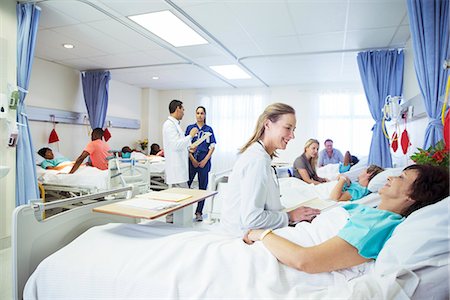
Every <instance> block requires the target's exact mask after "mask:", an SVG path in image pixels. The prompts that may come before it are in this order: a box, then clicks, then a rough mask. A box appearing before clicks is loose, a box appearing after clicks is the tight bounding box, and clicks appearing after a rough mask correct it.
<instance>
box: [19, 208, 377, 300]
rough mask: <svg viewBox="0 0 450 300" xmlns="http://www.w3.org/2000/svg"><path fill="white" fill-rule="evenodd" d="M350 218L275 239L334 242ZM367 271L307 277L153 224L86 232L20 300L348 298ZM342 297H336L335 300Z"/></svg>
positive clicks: (42, 268)
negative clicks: (352, 282)
mask: <svg viewBox="0 0 450 300" xmlns="http://www.w3.org/2000/svg"><path fill="white" fill-rule="evenodd" d="M347 217H348V215H347V213H346V211H345V210H343V209H342V208H335V209H332V210H329V211H328V212H326V213H324V214H322V215H321V216H320V217H317V218H316V219H315V221H314V222H313V223H312V224H309V223H302V224H301V225H298V226H297V227H296V228H292V227H290V228H283V229H279V230H277V231H276V232H277V233H278V234H280V235H282V236H285V237H287V238H289V239H291V240H293V241H295V242H296V243H299V244H302V245H305V246H307V245H314V244H317V243H320V242H321V241H324V240H327V239H328V238H330V237H331V236H334V235H335V234H336V232H337V230H338V229H339V228H341V227H342V226H343V224H345V222H346V220H347ZM369 269H370V264H363V265H360V266H357V267H353V268H351V269H346V270H342V271H339V272H330V273H321V274H314V275H312V274H306V273H303V272H300V271H297V270H294V269H292V268H290V267H287V266H285V265H283V264H280V263H279V262H278V261H277V259H276V258H275V257H274V256H273V255H272V254H271V253H270V252H269V251H268V250H267V249H266V248H265V247H264V246H263V245H262V243H260V242H257V243H255V244H254V245H246V244H245V243H243V242H242V240H241V239H239V238H234V237H231V236H228V235H225V234H221V233H217V232H209V231H208V232H207V231H203V232H202V231H186V229H180V228H174V227H173V226H168V225H160V224H159V223H158V222H156V223H155V222H153V223H150V224H146V225H142V224H140V225H135V224H108V225H105V226H98V227H94V228H91V229H90V230H88V231H87V232H86V233H84V234H83V235H81V236H80V237H78V238H77V239H76V240H75V241H73V242H72V243H71V244H69V245H68V246H66V247H64V248H63V249H61V250H59V251H58V252H56V253H54V254H53V255H51V256H50V257H48V258H46V259H45V260H44V261H43V262H42V263H41V264H40V265H39V266H38V268H37V270H36V271H35V272H34V273H33V275H32V276H31V277H30V279H29V280H28V282H27V284H26V287H25V290H24V298H25V299H65V298H70V299H96V298H102V299H119V298H120V299H138V298H139V299H144V298H145V299H149V298H171V299H174V298H193V299H205V298H209V299H211V298H240V299H243V298H245V299H254V298H272V299H280V298H299V297H314V298H322V297H326V296H328V297H330V296H333V297H336V296H339V297H341V298H344V297H347V296H348V292H349V289H348V284H347V283H348V281H349V280H350V279H352V278H355V277H357V276H360V275H362V274H363V273H364V272H365V271H367V270H369ZM339 293H341V294H339Z"/></svg>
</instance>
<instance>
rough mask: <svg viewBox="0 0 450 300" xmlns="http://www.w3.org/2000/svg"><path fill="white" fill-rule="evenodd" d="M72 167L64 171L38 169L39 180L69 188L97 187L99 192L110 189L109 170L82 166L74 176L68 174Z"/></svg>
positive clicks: (65, 168) (69, 166) (67, 167)
mask: <svg viewBox="0 0 450 300" xmlns="http://www.w3.org/2000/svg"><path fill="white" fill-rule="evenodd" d="M71 168H72V165H68V166H66V167H64V168H63V169H61V170H59V171H56V170H46V169H43V168H41V167H39V166H38V167H36V173H37V176H38V180H39V182H41V183H44V184H58V185H69V186H83V187H95V188H97V189H98V190H106V189H107V188H108V176H109V175H108V170H100V169H97V168H94V167H89V166H80V168H79V169H78V170H77V171H76V172H75V173H73V174H68V173H69V172H70V170H71Z"/></svg>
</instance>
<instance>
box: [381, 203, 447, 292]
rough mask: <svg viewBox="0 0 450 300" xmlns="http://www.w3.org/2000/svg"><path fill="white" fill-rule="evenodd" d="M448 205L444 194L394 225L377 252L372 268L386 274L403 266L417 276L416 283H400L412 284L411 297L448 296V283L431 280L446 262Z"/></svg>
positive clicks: (440, 272) (440, 271)
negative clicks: (412, 293) (443, 196)
mask: <svg viewBox="0 0 450 300" xmlns="http://www.w3.org/2000/svg"><path fill="white" fill-rule="evenodd" d="M449 205H450V197H447V198H445V199H444V200H442V201H440V202H438V203H435V204H433V205H430V206H427V207H424V208H421V209H419V210H417V211H415V212H414V213H412V214H411V215H410V216H409V217H407V218H406V220H405V221H404V222H403V223H401V224H400V225H398V226H397V228H396V229H395V230H394V232H393V234H392V236H391V238H390V239H388V240H387V242H386V244H385V245H384V247H383V249H382V250H381V252H380V253H379V255H378V258H377V260H376V262H375V271H376V272H377V273H378V274H380V275H387V274H393V273H395V272H396V270H397V271H398V270H399V269H406V270H409V271H412V272H414V273H415V275H416V276H418V277H419V278H420V280H419V281H418V282H417V283H416V284H413V283H412V282H403V283H402V286H403V287H404V289H406V287H407V286H408V285H409V288H408V289H411V284H412V285H413V286H414V287H413V288H412V291H413V292H414V296H418V295H423V294H427V293H428V294H430V293H431V294H436V295H438V294H439V295H441V294H443V295H448V293H449V286H448V284H442V283H441V284H437V282H436V280H435V279H436V277H439V276H437V275H439V274H442V270H443V269H444V270H445V268H442V267H443V266H446V265H448V264H449V259H448V258H449V245H450V237H449ZM434 275H436V276H434ZM445 281H448V273H447V278H446V280H445ZM408 283H409V284H408ZM417 285H418V286H417ZM415 298H416V297H415Z"/></svg>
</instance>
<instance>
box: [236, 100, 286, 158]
mask: <svg viewBox="0 0 450 300" xmlns="http://www.w3.org/2000/svg"><path fill="white" fill-rule="evenodd" d="M287 114H293V115H295V109H294V108H292V107H291V106H289V105H287V104H284V103H273V104H270V105H269V106H267V107H266V109H265V110H264V112H263V113H262V114H261V115H260V116H259V118H258V121H257V122H256V128H255V131H254V132H253V135H252V137H251V138H250V140H249V141H248V142H247V143H246V144H245V145H244V146H243V147H242V148H241V149H240V150H239V153H242V152H244V151H245V150H247V148H248V147H250V145H251V144H253V143H254V142H257V141H258V140H260V139H261V137H262V136H263V135H264V130H265V127H264V123H265V122H266V121H267V120H270V121H271V122H273V123H275V122H276V121H278V120H279V119H280V117H281V116H282V115H287Z"/></svg>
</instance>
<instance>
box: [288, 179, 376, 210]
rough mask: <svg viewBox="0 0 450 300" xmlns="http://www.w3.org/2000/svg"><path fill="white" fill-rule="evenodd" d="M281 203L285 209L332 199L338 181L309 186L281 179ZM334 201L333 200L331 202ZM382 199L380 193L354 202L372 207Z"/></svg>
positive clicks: (302, 182) (298, 180)
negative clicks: (331, 194)
mask: <svg viewBox="0 0 450 300" xmlns="http://www.w3.org/2000/svg"><path fill="white" fill-rule="evenodd" d="M279 183H280V194H281V197H280V201H281V204H282V205H283V206H284V207H287V208H289V207H294V206H297V205H299V204H301V203H302V202H305V201H308V200H311V199H313V198H319V199H323V200H329V199H330V193H331V191H332V190H333V188H334V186H335V185H336V184H337V181H336V180H333V181H329V182H325V183H321V184H317V185H314V184H308V183H306V182H304V181H302V180H300V179H298V178H295V177H288V178H280V179H279ZM330 201H332V200H330ZM380 201H381V198H380V196H379V194H378V193H370V194H369V195H367V196H365V197H363V198H361V199H358V200H356V201H354V202H355V203H358V204H365V205H370V206H375V205H378V204H379V202H380ZM347 203H349V202H348V201H340V202H338V203H336V205H343V204H347Z"/></svg>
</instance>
